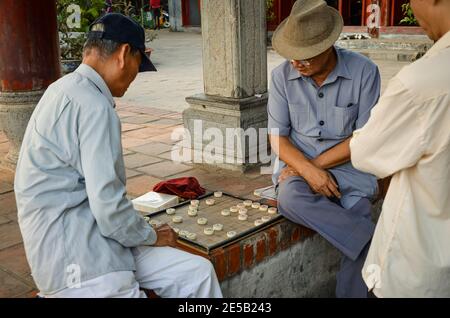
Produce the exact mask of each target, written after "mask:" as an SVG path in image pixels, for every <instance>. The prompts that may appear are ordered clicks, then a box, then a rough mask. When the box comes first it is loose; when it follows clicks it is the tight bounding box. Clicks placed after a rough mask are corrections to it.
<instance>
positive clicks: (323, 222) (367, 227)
mask: <svg viewBox="0 0 450 318" xmlns="http://www.w3.org/2000/svg"><path fill="white" fill-rule="evenodd" d="M278 208H279V211H280V213H281V214H282V215H283V216H284V217H286V218H287V219H289V220H291V221H292V222H294V223H297V224H301V225H303V226H306V227H308V228H310V229H313V230H314V231H316V232H317V233H319V234H320V235H321V236H322V237H324V238H325V239H326V240H327V241H328V242H330V243H331V244H332V245H333V246H335V247H336V248H337V249H338V250H339V251H341V252H342V254H343V256H342V259H341V267H340V270H339V273H338V274H337V277H336V278H337V286H336V297H339V298H341V297H352V298H365V297H367V292H368V290H367V287H366V285H365V283H364V281H363V279H362V274H361V271H362V268H363V265H364V261H365V259H366V256H367V252H368V249H369V245H370V240H371V239H372V235H373V232H374V230H375V225H374V224H373V222H372V220H371V210H372V206H371V203H370V201H369V200H368V199H366V198H361V200H359V201H358V202H357V203H356V204H355V205H354V206H353V207H352V208H351V209H348V210H347V209H344V208H343V207H342V206H340V204H339V203H338V202H333V201H331V200H330V199H328V198H327V197H325V196H323V195H321V194H316V193H314V192H312V190H311V188H310V187H309V185H308V184H307V183H306V181H305V180H304V179H303V178H301V177H289V178H287V179H286V180H285V181H283V182H282V183H280V185H279V188H278Z"/></svg>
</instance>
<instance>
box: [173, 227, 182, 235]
mask: <svg viewBox="0 0 450 318" xmlns="http://www.w3.org/2000/svg"><path fill="white" fill-rule="evenodd" d="M172 230H173V231H174V232H175V233H177V234H179V233H180V229H179V228H177V227H174V228H173V229H172Z"/></svg>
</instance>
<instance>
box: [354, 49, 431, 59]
mask: <svg viewBox="0 0 450 318" xmlns="http://www.w3.org/2000/svg"><path fill="white" fill-rule="evenodd" d="M352 51H355V52H359V53H361V54H363V55H365V56H367V57H368V58H370V59H371V60H383V61H398V62H413V61H415V60H417V59H418V58H420V57H422V56H423V55H424V54H425V52H424V51H418V50H370V49H352Z"/></svg>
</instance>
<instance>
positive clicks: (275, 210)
mask: <svg viewBox="0 0 450 318" xmlns="http://www.w3.org/2000/svg"><path fill="white" fill-rule="evenodd" d="M277 211H278V209H277V208H269V209H268V210H267V212H269V214H277Z"/></svg>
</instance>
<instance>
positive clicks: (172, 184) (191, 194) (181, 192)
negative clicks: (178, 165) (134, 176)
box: [153, 177, 205, 200]
mask: <svg viewBox="0 0 450 318" xmlns="http://www.w3.org/2000/svg"><path fill="white" fill-rule="evenodd" d="M153 191H155V192H159V193H165V194H174V195H177V196H179V197H181V198H183V199H190V200H192V199H195V198H197V197H199V196H201V195H203V194H205V189H203V188H202V187H201V186H200V183H198V180H197V179H195V178H194V177H186V178H178V179H171V180H166V181H162V182H160V183H158V184H157V185H155V186H154V187H153Z"/></svg>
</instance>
